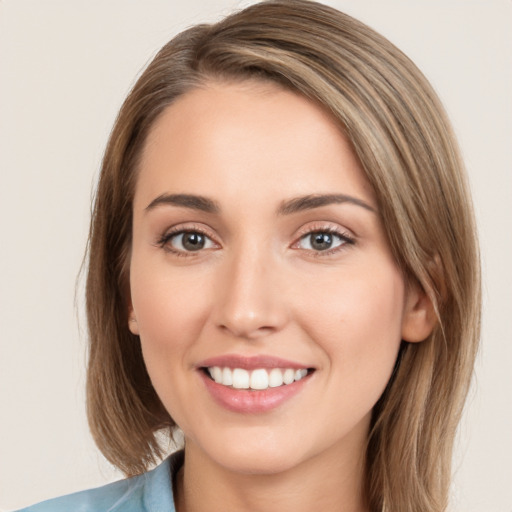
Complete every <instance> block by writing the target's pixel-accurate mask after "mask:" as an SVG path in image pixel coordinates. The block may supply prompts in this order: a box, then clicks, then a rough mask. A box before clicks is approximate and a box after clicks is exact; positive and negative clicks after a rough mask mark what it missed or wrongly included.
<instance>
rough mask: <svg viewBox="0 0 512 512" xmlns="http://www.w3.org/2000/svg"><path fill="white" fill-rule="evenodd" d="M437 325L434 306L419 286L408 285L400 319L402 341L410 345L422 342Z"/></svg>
mask: <svg viewBox="0 0 512 512" xmlns="http://www.w3.org/2000/svg"><path fill="white" fill-rule="evenodd" d="M436 323H437V316H436V313H435V308H434V305H433V304H432V301H431V300H430V298H429V296H428V295H427V294H426V293H425V291H424V290H423V289H422V288H421V287H420V285H419V284H415V285H409V286H408V290H407V292H406V299H405V307H404V314H403V318H402V339H403V340H404V341H408V342H410V343H418V342H420V341H424V340H425V339H426V338H428V336H429V335H430V334H431V333H432V331H433V329H434V327H435V325H436Z"/></svg>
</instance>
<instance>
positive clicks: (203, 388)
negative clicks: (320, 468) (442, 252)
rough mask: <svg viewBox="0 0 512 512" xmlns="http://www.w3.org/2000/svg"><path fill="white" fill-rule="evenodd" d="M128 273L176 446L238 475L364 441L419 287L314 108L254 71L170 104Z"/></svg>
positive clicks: (137, 324) (140, 186) (351, 160)
mask: <svg viewBox="0 0 512 512" xmlns="http://www.w3.org/2000/svg"><path fill="white" fill-rule="evenodd" d="M130 286H131V310H130V329H131V330H132V332H133V333H135V334H139V335H140V342H141V345H142V351H143V356H144V360H145V363H146V365H147V369H148V372H149V375H150V377H151V380H152V383H153V385H154V387H155V389H156V391H157V393H158V395H159V397H160V399H161V400H162V402H163V404H164V406H165V407H166V409H167V410H168V412H169V413H170V415H171V416H172V418H173V419H174V420H175V421H176V423H177V424H178V425H179V426H180V427H181V428H182V430H183V432H184V434H185V439H186V446H187V449H190V450H196V452H198V453H199V452H200V453H201V454H202V456H203V457H205V458H206V459H208V460H209V461H213V462H214V463H216V464H219V465H221V466H223V467H224V468H226V469H229V470H232V471H237V472H243V473H275V472H279V471H285V470H287V469H290V468H293V467H295V466H298V465H300V464H302V463H305V462H306V461H308V460H311V459H312V458H314V457H317V458H318V457H320V458H321V457H334V458H335V459H336V460H342V459H343V457H345V458H346V457H347V454H349V453H350V454H352V455H351V456H360V455H361V452H362V450H363V449H364V448H363V447H364V442H365V439H366V436H367V433H368V426H369V419H370V414H371V410H372V407H373V406H374V404H375V402H376V401H377V400H378V398H379V396H380V395H381V393H382V392H383V390H384V388H385V386H386V384H387V382H388V380H389V378H390V375H391V372H392V369H393V366H394V363H395V360H396V356H397V352H398V349H399V345H400V341H401V338H402V336H403V334H404V329H406V328H407V325H408V319H409V317H410V312H411V311H412V310H413V309H414V304H415V298H414V297H413V298H411V297H410V295H409V294H408V293H406V287H405V284H404V279H403V276H402V275H401V273H400V271H399V270H398V269H397V267H396V265H395V263H394V260H393V258H392V256H391V253H390V249H389V246H388V243H387V240H386V237H385V235H384V231H383V228H382V225H381V221H380V218H379V213H378V210H377V204H376V200H375V197H374V194H373V191H372V189H371V187H370V186H369V184H368V182H367V181H366V179H365V177H364V174H363V171H362V169H361V167H360V164H359V162H358V160H357V158H356V157H355V155H354V153H353V151H352V149H351V147H350V145H349V144H348V142H347V140H346V139H345V137H344V136H343V135H342V132H341V131H340V129H339V127H338V126H337V125H336V123H335V122H334V121H333V120H332V119H331V118H330V117H329V115H327V114H326V113H325V112H323V111H322V110H321V109H320V108H319V107H318V106H316V105H315V104H313V103H311V102H309V101H307V100H306V99H304V98H303V97H301V96H299V95H297V94H294V93H293V92H290V91H285V90H283V89H280V88H278V87H277V86H274V85H269V84H260V83H249V82H247V83H239V84H216V83H211V84H209V85H207V86H206V87H204V88H200V89H195V90H193V91H192V92H189V93H187V94H186V95H184V96H182V97H181V98H179V99H178V100H177V101H176V102H175V103H174V104H173V105H172V106H170V107H168V108H167V110H166V111H165V112H164V113H163V115H162V116H161V117H160V118H159V119H158V121H157V122H156V124H155V125H154V127H153V129H152V131H151V133H150V135H149V137H148V140H147V143H146V146H145V150H144V153H143V156H142V160H141V166H140V174H139V176H138V181H137V185H136V191H135V198H134V216H133V247H132V255H131V266H130Z"/></svg>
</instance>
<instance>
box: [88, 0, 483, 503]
mask: <svg viewBox="0 0 512 512" xmlns="http://www.w3.org/2000/svg"><path fill="white" fill-rule="evenodd" d="M246 78H251V79H254V78H256V79H262V80H271V81H274V82H278V83H279V84H281V85H283V86H285V87H287V88H289V89H291V90H293V91H296V92H298V93H300V94H302V95H304V96H306V97H308V98H310V99H312V100H314V101H316V102H317V103H318V104H319V105H321V106H322V107H323V108H325V109H327V110H328V111H329V112H330V113H331V114H332V116H333V117H334V118H336V119H337V120H338V121H339V124H340V129H342V130H343V131H344V133H345V135H346V136H347V137H348V139H349V140H350V141H351V143H352V145H353V147H354V149H355V151H356V153H357V155H358V157H359V159H360V161H361V163H362V165H363V168H364V170H365V172H366V174H367V177H368V179H369V181H370V182H371V184H372V185H373V187H374V189H375V193H376V196H377V199H378V202H379V211H380V213H381V216H382V220H383V225H384V227H385V230H386V233H387V236H388V239H389V242H390V245H391V248H392V251H393V254H394V257H395V259H396V262H397V264H398V265H399V267H400V268H401V269H402V270H403V272H404V275H406V276H407V277H408V279H411V280H414V281H416V282H417V283H419V284H420V285H421V286H422V287H423V289H424V290H425V291H426V293H427V294H428V295H429V297H430V299H431V300H432V302H433V304H434V307H435V310H436V313H437V315H438V324H437V326H436V328H435V329H434V331H433V333H432V334H431V335H430V336H429V338H428V339H427V340H425V341H424V342H422V343H411V344H410V343H406V342H403V343H402V347H401V350H400V354H399V358H398V361H397V364H396V368H395V372H394V374H393V377H392V379H391V381H390V382H389V384H388V386H387V388H386V390H385V392H384V394H383V396H382V397H381V398H380V400H379V402H378V403H377V405H376V406H375V408H374V412H373V418H372V429H371V432H370V436H369V440H368V449H367V470H366V493H367V499H368V503H369V507H370V509H371V510H372V511H381V510H383V509H384V508H386V509H387V510H391V509H392V510H393V511H394V512H406V511H407V512H410V511H411V510H421V511H422V512H440V511H442V510H445V508H446V504H447V499H448V498H447V497H448V486H449V481H450V471H451V456H452V447H453V441H454V435H455V430H456V426H457V423H458V421H459V419H460V414H461V410H462V406H463V402H464V399H465V396H466V393H467V390H468V386H469V383H470V379H471V375H472V368H473V363H474V358H475V354H476V350H477V344H478V339H479V327H480V274H479V272H480V271H479V258H478V249H477V242H476V234H475V224H474V219H473V213H472V207H471V199H470V196H469V192H468V187H467V184H466V177H465V173H464V169H463V164H462V162H461V159H460V157H459V152H458V149H457V144H456V142H455V138H454V135H453V133H452V131H451V128H450V125H449V122H448V120H447V117H446V115H445V113H444V110H443V108H442V106H441V104H440V102H439V100H438V98H437V96H436V94H435V93H434V91H433V89H432V87H431V86H430V85H429V83H428V82H427V80H426V79H425V78H424V76H423V75H422V74H421V72H420V71H419V70H418V69H417V68H416V66H415V65H414V64H413V63H412V62H411V61H410V60H409V59H408V58H407V57H406V56H405V55H404V54H403V53H402V52H401V51H400V50H398V49H397V48H396V47H395V46H393V45H392V44H391V43H390V42H389V41H387V40H386V39H385V38H383V37H382V36H380V35H379V34H377V33H376V32H375V31H373V30H372V29H370V28H368V27H367V26H365V25H364V24H362V23H360V22H358V21H356V20H354V19H353V18H351V17H349V16H347V15H345V14H343V13H340V12H338V11H337V10H335V9H332V8H330V7H326V6H323V5H320V4H317V3H313V2H309V1H305V0H277V1H267V2H262V3H259V4H257V5H254V6H251V7H249V8H247V9H245V10H243V11H240V12H238V13H235V14H233V15H231V16H229V17H227V18H226V19H224V20H223V21H221V22H219V23H216V24H213V25H200V26H196V27H193V28H191V29H189V30H186V31H185V32H183V33H181V34H179V35H178V36H177V37H175V38H174V39H173V40H172V41H170V42H169V43H168V44H167V45H165V46H164V47H163V48H162V49H161V50H160V52H159V53H158V54H157V55H156V57H155V58H154V60H153V61H152V62H151V63H150V64H149V66H148V67H147V69H146V70H145V71H144V73H143V74H142V76H141V77H140V78H139V80H138V81H137V83H136V84H135V86H134V88H133V90H132V91H131V93H130V94H129V96H128V98H127V99H126V101H125V102H124V104H123V106H122V108H121V111H120V113H119V116H118V118H117V120H116V123H115V125H114V128H113V131H112V134H111V137H110V140H109V143H108V146H107V149H106V153H105V157H104V160H103V165H102V170H101V176H100V180H99V185H98V189H97V193H96V199H95V205H94V212H93V218H92V223H91V231H90V240H89V252H88V258H89V259H88V261H89V266H88V277H87V315H88V327H89V335H90V350H89V363H88V364H89V367H88V381H87V402H88V414H89V422H90V426H91V430H92V433H93V436H94V438H95V440H96V443H97V444H98V446H99V448H100V449H101V451H102V452H103V453H104V455H105V456H106V457H107V459H109V460H110V461H111V462H112V463H113V464H115V465H116V466H118V467H119V468H120V469H122V470H123V471H124V472H125V473H126V474H127V475H133V474H137V473H141V472H143V471H144V470H146V469H147V468H148V466H149V465H151V464H153V463H155V462H156V461H157V459H158V458H160V457H161V456H162V455H163V450H162V448H161V445H160V444H159V440H158V436H157V434H158V433H159V432H168V433H169V434H171V433H172V430H173V428H174V426H175V424H174V422H173V420H172V419H171V418H170V417H169V415H168V413H167V412H166V411H165V409H164V408H163V406H162V404H161V402H160V400H159V398H158V397H157V395H156V393H155V391H154V389H153V387H152V385H151V382H150V379H149V377H148V374H147V372H146V369H145V366H144V362H143V359H142V354H141V349H140V343H139V341H138V338H137V337H136V336H134V335H132V334H131V333H130V331H129V329H128V304H127V297H128V295H129V292H128V287H129V283H128V268H129V259H130V245H131V224H132V199H133V195H134V184H135V179H136V173H137V165H138V159H139V157H140V154H141V151H142V148H143V145H144V142H145V139H146V137H147V134H148V132H149V130H150V129H151V127H152V125H153V123H154V122H155V120H156V118H157V117H158V116H159V115H160V114H161V113H162V111H163V110H164V109H165V108H166V107H167V106H168V105H170V104H171V103H172V102H173V101H174V100H175V99H176V98H177V97H179V96H180V95H182V94H184V93H185V92H187V91H189V90H191V89H193V88H195V87H199V86H201V85H202V84H205V83H206V82H208V81H209V80H212V79H216V80H231V81H233V80H244V79H246Z"/></svg>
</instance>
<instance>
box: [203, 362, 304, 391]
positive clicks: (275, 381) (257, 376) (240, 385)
mask: <svg viewBox="0 0 512 512" xmlns="http://www.w3.org/2000/svg"><path fill="white" fill-rule="evenodd" d="M201 370H202V371H203V372H204V373H205V374H206V376H207V377H208V378H210V379H211V380H213V381H215V382H216V383H217V384H220V385H222V386H225V387H228V388H231V389H248V390H254V391H263V390H266V389H269V388H279V387H285V386H289V385H290V384H293V383H294V382H298V381H300V380H302V379H304V378H305V377H307V376H308V375H310V374H311V373H312V372H313V371H314V369H313V368H286V367H283V368H275V367H274V368H255V369H253V370H250V369H246V368H231V367H229V366H206V367H202V368H201Z"/></svg>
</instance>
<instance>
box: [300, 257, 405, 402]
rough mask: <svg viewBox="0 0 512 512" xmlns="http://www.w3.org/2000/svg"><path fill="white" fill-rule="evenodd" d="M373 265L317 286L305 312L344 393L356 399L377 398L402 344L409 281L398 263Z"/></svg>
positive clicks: (306, 323)
mask: <svg viewBox="0 0 512 512" xmlns="http://www.w3.org/2000/svg"><path fill="white" fill-rule="evenodd" d="M371 268H372V267H371V266H367V267H366V268H365V269H363V270H364V271H361V272H359V273H358V272H357V271H356V270H353V271H352V272H350V273H347V275H346V276H344V277H343V278H334V277H333V278H332V279H330V280H328V281H326V282H325V283H324V286H317V287H312V288H311V289H312V290H315V291H314V292H313V293H310V295H309V296H308V300H307V307H303V313H302V315H301V317H302V319H303V326H304V329H306V330H308V332H309V336H310V337H311V338H312V339H313V340H315V341H316V343H317V344H318V345H320V346H321V347H322V348H323V350H324V353H325V354H326V356H327V358H328V362H327V366H328V369H329V371H330V372H331V374H332V376H333V378H334V380H335V381H336V382H337V383H338V384H339V385H340V386H343V388H342V389H343V393H344V395H345V396H346V397H350V396H352V397H354V399H355V400H360V399H361V396H362V395H364V396H367V397H368V400H369V402H372V401H373V402H375V401H376V400H377V399H378V398H379V396H380V394H381V393H382V391H383V390H384V388H385V386H386V384H387V382H388V380H389V378H390V376H391V373H392V371H393V368H394V365H395V361H396V357H397V354H398V350H399V347H400V343H401V323H402V311H403V301H404V284H403V279H402V277H401V275H400V273H399V272H398V270H396V269H395V268H394V266H389V267H387V266H385V267H383V268H382V265H381V268H378V269H377V270H370V271H368V270H367V269H371ZM374 268H377V267H374ZM317 284H320V283H317ZM326 297H329V300H326V299H325V298H326ZM304 306H306V304H304ZM341 381H342V382H341ZM371 406H373V404H371Z"/></svg>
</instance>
